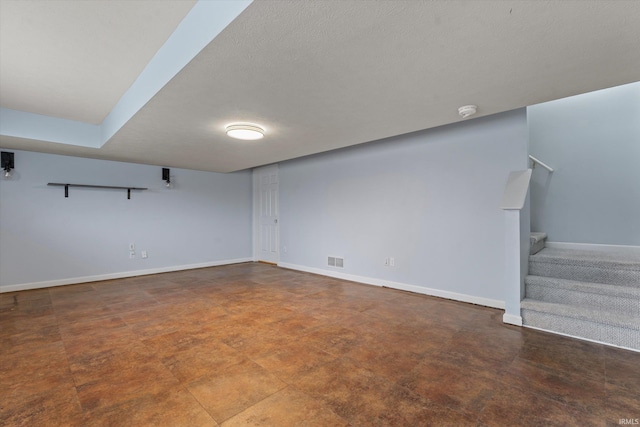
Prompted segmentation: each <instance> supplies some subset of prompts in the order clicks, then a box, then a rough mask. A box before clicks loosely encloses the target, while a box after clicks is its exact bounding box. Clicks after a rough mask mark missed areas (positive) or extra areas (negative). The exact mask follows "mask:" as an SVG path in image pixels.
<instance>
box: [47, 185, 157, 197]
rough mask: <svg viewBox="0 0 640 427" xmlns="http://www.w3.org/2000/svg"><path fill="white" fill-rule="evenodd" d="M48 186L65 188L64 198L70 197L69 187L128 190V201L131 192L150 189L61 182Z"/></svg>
mask: <svg viewBox="0 0 640 427" xmlns="http://www.w3.org/2000/svg"><path fill="white" fill-rule="evenodd" d="M47 185H51V186H53V187H64V197H69V187H79V188H103V189H111V190H127V199H131V190H148V188H142V187H116V186H113V185H89V184H63V183H59V182H50V183H48V184H47Z"/></svg>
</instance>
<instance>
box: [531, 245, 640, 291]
mask: <svg viewBox="0 0 640 427" xmlns="http://www.w3.org/2000/svg"><path fill="white" fill-rule="evenodd" d="M529 274H531V275H534V276H546V277H555V278H558V279H568V280H578V281H581V282H593V283H610V284H614V285H623V286H636V287H640V255H634V254H626V253H620V254H618V253H610V252H601V251H580V250H576V249H557V248H544V249H543V250H541V251H540V252H539V253H537V254H535V255H531V256H530V257H529Z"/></svg>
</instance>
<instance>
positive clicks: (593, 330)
mask: <svg viewBox="0 0 640 427" xmlns="http://www.w3.org/2000/svg"><path fill="white" fill-rule="evenodd" d="M538 237H539V238H538V239H537V240H536V241H535V242H534V238H533V236H532V239H531V243H532V246H533V245H534V244H535V245H537V246H538V247H537V248H536V249H538V252H537V253H536V252H534V250H533V247H532V255H531V256H530V257H529V276H527V277H526V279H525V299H524V300H523V301H522V303H521V309H522V321H523V324H524V325H525V326H531V327H535V328H540V329H545V330H547V331H552V332H557V333H561V334H566V335H572V336H575V337H579V338H586V339H589V340H594V341H599V342H603V343H607V344H613V345H616V346H620V347H626V348H630V349H634V350H638V351H640V255H635V254H628V253H611V252H602V251H591V250H589V251H587V250H575V249H556V248H544V238H545V237H546V236H544V237H540V236H538ZM540 240H542V245H541V246H542V248H540V247H539V246H540V243H539V242H540Z"/></svg>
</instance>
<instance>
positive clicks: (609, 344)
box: [522, 325, 640, 353]
mask: <svg viewBox="0 0 640 427" xmlns="http://www.w3.org/2000/svg"><path fill="white" fill-rule="evenodd" d="M522 326H524V327H525V328H529V329H535V330H537V331H542V332H548V333H550V334H555V335H562V336H563V337H569V338H574V339H577V340H582V341H589V342H593V343H596V344H603V345H608V346H609V347H615V348H622V349H624V350H629V351H635V352H636V353H640V350H638V349H637V348H629V347H623V346H620V345H615V344H611V343H608V342H602V341H598V340H591V339H589V338H583V337H576V336H575V335H569V334H563V333H562V332H555V331H550V330H548V329H543V328H536V327H535V326H529V325H522Z"/></svg>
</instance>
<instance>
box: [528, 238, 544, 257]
mask: <svg viewBox="0 0 640 427" xmlns="http://www.w3.org/2000/svg"><path fill="white" fill-rule="evenodd" d="M544 245H545V240H544V239H543V240H538V241H536V242H535V243H533V244H532V245H531V255H535V254H537V253H538V252H540V251H541V250H543V249H544Z"/></svg>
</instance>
